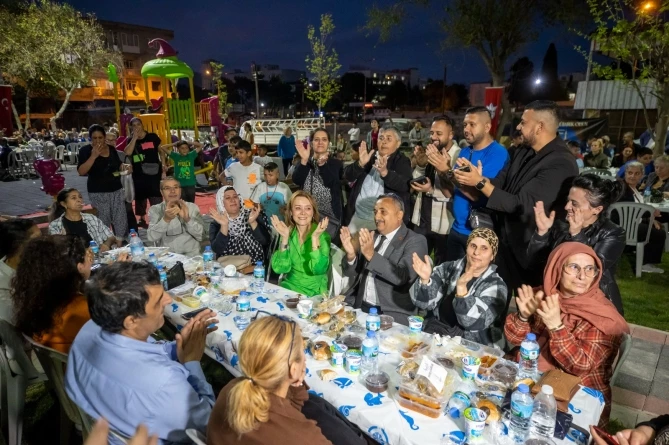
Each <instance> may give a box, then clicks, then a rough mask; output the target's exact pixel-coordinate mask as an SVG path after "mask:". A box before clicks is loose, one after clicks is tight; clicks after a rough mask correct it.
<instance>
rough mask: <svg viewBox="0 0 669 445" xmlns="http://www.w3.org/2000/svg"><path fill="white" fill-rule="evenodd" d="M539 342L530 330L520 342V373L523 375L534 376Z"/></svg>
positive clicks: (537, 361) (537, 360) (537, 362)
mask: <svg viewBox="0 0 669 445" xmlns="http://www.w3.org/2000/svg"><path fill="white" fill-rule="evenodd" d="M539 349H540V348H539V343H537V336H536V335H534V334H532V333H531V332H530V333H529V334H527V335H526V336H525V340H523V342H522V343H521V344H520V359H519V360H518V364H519V365H520V366H519V367H520V374H521V375H522V376H523V377H530V378H533V379H534V378H536V375H537V367H538V364H539Z"/></svg>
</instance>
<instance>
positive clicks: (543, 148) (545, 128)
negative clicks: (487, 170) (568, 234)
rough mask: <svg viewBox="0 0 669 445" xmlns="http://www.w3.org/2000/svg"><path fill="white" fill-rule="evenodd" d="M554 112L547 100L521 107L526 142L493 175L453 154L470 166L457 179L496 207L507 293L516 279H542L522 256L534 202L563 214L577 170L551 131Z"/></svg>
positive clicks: (531, 230)
mask: <svg viewBox="0 0 669 445" xmlns="http://www.w3.org/2000/svg"><path fill="white" fill-rule="evenodd" d="M557 111H558V108H557V105H556V104H555V102H552V101H546V100H537V101H534V102H532V103H530V104H528V105H527V106H526V107H525V111H524V112H523V116H522V119H521V121H520V124H518V127H517V129H518V130H520V132H521V133H522V134H523V141H524V142H525V144H524V145H523V146H521V147H518V148H517V149H516V151H515V153H514V155H513V158H512V159H511V162H509V163H507V165H506V167H505V168H504V169H503V170H502V171H501V172H500V173H499V174H498V175H497V177H496V178H495V179H488V178H485V177H484V176H483V175H482V173H481V172H482V165H481V162H479V163H478V165H472V164H471V163H470V162H468V161H467V160H466V159H464V158H460V159H458V164H459V165H461V166H465V165H468V166H470V168H471V171H470V172H465V171H462V170H460V169H457V170H455V177H456V179H457V180H458V182H459V183H460V184H464V185H469V186H473V187H475V188H476V189H477V190H478V191H479V192H481V193H482V194H483V195H485V196H486V197H488V202H487V205H486V206H487V207H488V208H489V209H492V210H496V211H497V216H498V224H499V226H498V228H497V233H498V235H499V239H500V248H499V252H498V254H497V265H498V269H497V271H498V273H499V274H500V276H501V277H502V278H503V279H504V281H505V282H506V284H507V287H508V289H509V294H511V293H512V290H515V289H517V288H518V287H519V286H520V285H521V284H532V285H536V284H539V283H540V282H541V276H540V274H538V273H537V272H531V271H530V268H529V267H528V264H527V262H528V261H527V255H526V252H527V245H528V243H529V240H530V237H531V236H532V234H533V233H534V231H535V230H536V224H535V219H534V205H535V204H536V203H537V201H543V202H544V204H545V206H546V207H545V208H546V211H547V212H548V213H549V214H550V212H551V211H552V210H555V211H556V213H557V215H558V218H560V217H564V213H565V211H564V206H565V204H566V202H567V195H568V194H569V185H570V184H571V181H572V179H573V177H574V176H577V175H578V167H577V166H576V159H575V158H574V156H573V155H572V154H571V152H570V151H569V149H568V148H567V146H566V144H565V142H564V141H563V140H561V139H559V138H558V137H557V136H556V134H557V129H558V124H559V117H558V112H557ZM509 300H510V295H509ZM507 305H508V303H507Z"/></svg>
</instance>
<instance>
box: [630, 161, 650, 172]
mask: <svg viewBox="0 0 669 445" xmlns="http://www.w3.org/2000/svg"><path fill="white" fill-rule="evenodd" d="M630 168H638V169H639V170H641V171H645V170H646V166H644V165H643V164H642V163H641V162H639V161H631V162H629V163H628V164H627V167H625V170H629V169H630Z"/></svg>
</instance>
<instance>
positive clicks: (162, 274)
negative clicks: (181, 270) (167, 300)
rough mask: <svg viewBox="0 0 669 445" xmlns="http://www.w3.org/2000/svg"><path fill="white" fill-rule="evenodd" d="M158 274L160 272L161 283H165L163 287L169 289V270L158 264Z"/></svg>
mask: <svg viewBox="0 0 669 445" xmlns="http://www.w3.org/2000/svg"><path fill="white" fill-rule="evenodd" d="M158 274H160V283H161V284H162V285H163V288H164V289H165V290H167V271H166V270H165V268H164V267H163V266H158Z"/></svg>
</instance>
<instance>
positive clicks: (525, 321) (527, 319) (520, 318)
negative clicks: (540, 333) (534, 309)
mask: <svg viewBox="0 0 669 445" xmlns="http://www.w3.org/2000/svg"><path fill="white" fill-rule="evenodd" d="M518 319H519V320H520V321H522V322H524V323H527V322H528V321H530V319H529V318H523V316H522V315H520V312H518Z"/></svg>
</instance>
